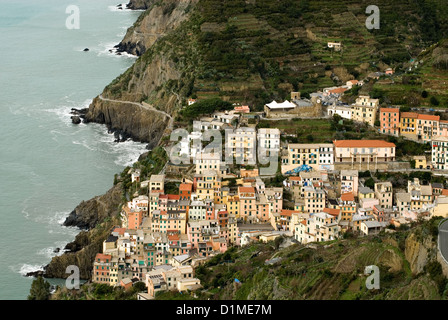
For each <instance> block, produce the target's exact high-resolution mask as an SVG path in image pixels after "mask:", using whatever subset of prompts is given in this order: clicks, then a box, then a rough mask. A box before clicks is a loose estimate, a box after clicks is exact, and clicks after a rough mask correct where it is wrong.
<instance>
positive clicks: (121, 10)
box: [107, 3, 145, 12]
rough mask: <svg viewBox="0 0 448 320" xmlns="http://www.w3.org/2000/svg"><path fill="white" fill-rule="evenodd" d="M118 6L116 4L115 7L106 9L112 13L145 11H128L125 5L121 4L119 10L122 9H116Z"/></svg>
mask: <svg viewBox="0 0 448 320" xmlns="http://www.w3.org/2000/svg"><path fill="white" fill-rule="evenodd" d="M118 5H120V4H117V5H115V6H108V7H107V8H108V9H109V11H112V12H140V11H141V12H143V11H145V10H131V9H128V8H127V7H126V5H127V3H121V8H122V9H120V8H119V7H118Z"/></svg>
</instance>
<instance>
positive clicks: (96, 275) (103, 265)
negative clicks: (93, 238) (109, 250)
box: [92, 253, 112, 284]
mask: <svg viewBox="0 0 448 320" xmlns="http://www.w3.org/2000/svg"><path fill="white" fill-rule="evenodd" d="M111 260H112V256H111V255H109V254H102V253H97V254H96V256H95V260H94V261H93V274H92V281H93V282H95V283H102V284H109V281H110V267H111V264H112V263H111Z"/></svg>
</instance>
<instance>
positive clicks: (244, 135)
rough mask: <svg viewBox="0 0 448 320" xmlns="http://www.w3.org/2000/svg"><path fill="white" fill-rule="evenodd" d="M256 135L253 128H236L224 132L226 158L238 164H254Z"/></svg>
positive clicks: (255, 159)
mask: <svg viewBox="0 0 448 320" xmlns="http://www.w3.org/2000/svg"><path fill="white" fill-rule="evenodd" d="M256 140H257V133H256V131H255V128H247V127H243V128H238V129H235V130H233V131H230V130H228V131H226V158H227V156H231V157H233V158H234V159H237V163H238V164H242V163H246V164H256V161H257V149H256V147H257V141H256Z"/></svg>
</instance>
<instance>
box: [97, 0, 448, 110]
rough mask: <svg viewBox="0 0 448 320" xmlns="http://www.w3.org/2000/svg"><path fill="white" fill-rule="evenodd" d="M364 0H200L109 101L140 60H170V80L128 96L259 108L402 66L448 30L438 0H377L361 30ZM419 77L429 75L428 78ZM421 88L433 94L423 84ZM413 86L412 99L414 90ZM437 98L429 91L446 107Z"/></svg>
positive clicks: (440, 64) (131, 85) (437, 62)
mask: <svg viewBox="0 0 448 320" xmlns="http://www.w3.org/2000/svg"><path fill="white" fill-rule="evenodd" d="M370 4H371V3H370V2H369V1H368V0H359V1H357V2H356V3H351V2H349V3H347V1H345V0H331V1H330V0H327V1H320V0H319V1H317V0H307V1H303V0H287V1H272V0H261V1H244V0H229V1H221V0H200V1H199V2H198V3H197V4H196V5H195V6H194V7H190V8H189V14H190V16H189V18H188V19H186V20H185V21H183V22H182V23H180V25H179V26H178V27H177V28H176V29H175V30H174V31H173V32H169V33H168V34H167V35H166V36H164V37H163V38H161V39H159V40H158V41H157V43H156V44H155V45H154V46H152V47H151V48H149V49H148V50H147V51H146V52H145V53H144V54H143V55H142V56H141V57H140V58H139V59H138V60H137V62H136V65H135V66H134V67H132V68H130V69H129V70H128V71H127V72H125V73H124V74H123V75H122V76H120V77H118V78H117V79H116V80H114V81H113V82H112V83H111V84H110V85H109V86H108V87H107V90H106V91H107V92H108V93H109V94H110V96H111V97H115V98H118V97H119V96H120V95H121V94H123V90H130V91H132V90H134V89H135V81H131V79H132V80H136V79H141V78H142V77H143V76H144V72H145V66H147V65H148V64H149V63H151V62H152V61H153V60H154V58H156V57H164V60H165V59H168V60H170V62H173V63H174V65H175V68H176V70H177V71H178V73H179V75H180V77H179V79H177V80H173V79H171V80H167V81H165V82H164V83H162V84H161V85H160V86H159V87H157V89H156V90H154V92H149V93H148V92H145V93H143V92H140V91H138V92H135V93H136V95H135V96H136V97H137V99H140V98H141V99H142V100H147V101H149V102H152V104H154V105H158V102H162V100H163V99H165V100H164V101H166V99H167V97H169V96H171V95H172V93H173V92H174V93H177V94H179V96H180V99H179V101H183V103H184V104H185V101H186V99H187V98H188V97H197V98H198V99H199V100H205V99H209V98H220V99H222V100H225V101H229V102H243V103H247V104H249V105H251V107H252V108H253V110H256V111H260V110H261V109H262V107H263V105H264V104H265V103H266V101H268V100H272V99H277V100H283V99H285V98H288V97H289V93H290V92H291V91H300V92H301V93H302V96H304V97H307V96H309V93H311V92H315V91H317V90H318V89H322V88H323V87H328V86H332V85H335V84H343V83H345V81H347V80H349V79H353V78H358V79H360V78H362V77H365V76H366V75H367V74H368V73H370V72H372V71H380V70H383V68H380V67H379V66H380V65H381V66H383V67H384V66H385V65H384V63H386V64H387V65H390V66H392V67H394V68H395V69H396V70H399V71H400V70H404V69H405V68H407V66H408V62H409V60H410V58H411V57H413V58H415V57H417V56H418V54H419V53H420V52H421V51H422V49H424V48H426V47H428V46H429V45H431V44H433V43H436V42H437V41H440V40H442V39H443V38H445V37H447V35H448V32H447V30H448V28H447V20H446V16H447V15H446V11H447V10H446V6H444V5H443V4H442V3H441V2H439V1H434V0H415V1H407V0H397V1H389V0H378V1H377V3H376V5H378V6H379V7H380V8H381V21H382V22H381V23H382V26H381V29H380V30H368V29H366V27H365V23H364V21H365V19H366V18H367V15H366V13H365V11H364V10H363V8H366V7H367V6H368V5H370ZM154 5H157V6H163V12H166V14H169V13H170V12H172V10H173V4H172V3H171V2H168V3H165V2H157V3H155V4H154ZM422 8H424V9H422ZM403 12H406V14H402V13H403ZM147 13H148V11H147V12H145V13H144V14H142V16H141V17H140V18H139V20H138V22H137V25H138V24H140V23H141V22H142V21H143V17H144V15H146V14H147ZM133 28H134V29H135V27H133ZM411 30H412V31H411ZM329 41H340V42H341V43H342V50H341V51H339V52H336V51H334V50H332V49H329V48H328V47H327V42H329ZM443 57H444V56H443V54H439V55H437V57H434V58H433V59H432V60H431V61H432V62H434V66H436V67H437V68H440V69H439V70H442V69H444V68H445V66H446V63H445V60H443V59H444V58H443ZM433 60H434V61H433ZM432 62H431V65H430V66H429V67H430V68H432ZM425 74H427V75H428V80H429V76H430V75H434V73H432V72H427V73H426V72H425ZM443 77H444V76H443V75H442V76H441V78H440V79H439V80H443ZM405 82H406V81H405ZM416 83H417V82H416ZM386 86H387V85H383V86H379V85H378V90H379V91H378V93H381V92H383V93H384V95H386V96H387V95H388V92H387V91H388V88H386ZM403 86H404V89H406V87H412V86H418V85H417V84H415V85H414V84H407V85H405V84H403ZM391 87H394V86H391ZM416 88H417V87H416ZM358 90H362V89H359V88H358V87H354V89H352V90H351V91H350V92H349V93H348V94H349V95H356V94H357V92H356V91H358ZM392 90H395V91H396V92H397V91H400V90H403V88H396V89H395V88H394V89H392ZM409 90H410V89H406V90H405V92H408V91H409ZM412 90H414V89H412ZM428 92H429V93H430V95H435V94H434V90H432V89H431V91H428ZM417 93H418V95H419V97H421V95H420V93H421V88H419V90H418V92H417ZM146 95H148V96H146ZM441 95H443V94H442V93H440V92H439V93H437V94H436V95H435V96H436V98H437V99H438V100H439V101H440V104H441V105H445V103H446V100H444V99H442V98H441ZM401 98H403V94H401ZM381 99H382V100H384V98H381ZM387 99H389V98H387ZM406 99H408V97H406ZM409 99H411V98H409ZM391 100H393V99H391ZM395 100H396V101H398V100H400V98H399V97H397V99H395ZM395 100H394V101H395ZM401 101H402V102H403V101H405V102H406V101H407V100H403V99H401ZM406 103H407V102H406ZM400 104H403V103H400ZM160 105H162V103H160Z"/></svg>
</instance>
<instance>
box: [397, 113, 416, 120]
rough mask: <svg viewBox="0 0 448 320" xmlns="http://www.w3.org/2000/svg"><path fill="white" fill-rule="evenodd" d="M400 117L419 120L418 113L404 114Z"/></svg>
mask: <svg viewBox="0 0 448 320" xmlns="http://www.w3.org/2000/svg"><path fill="white" fill-rule="evenodd" d="M400 116H401V117H402V118H412V119H417V118H418V113H416V112H402V113H401V114H400Z"/></svg>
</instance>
